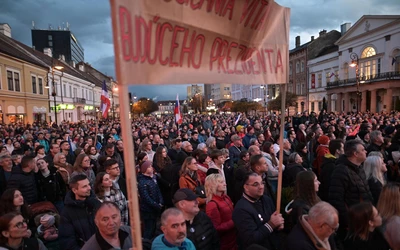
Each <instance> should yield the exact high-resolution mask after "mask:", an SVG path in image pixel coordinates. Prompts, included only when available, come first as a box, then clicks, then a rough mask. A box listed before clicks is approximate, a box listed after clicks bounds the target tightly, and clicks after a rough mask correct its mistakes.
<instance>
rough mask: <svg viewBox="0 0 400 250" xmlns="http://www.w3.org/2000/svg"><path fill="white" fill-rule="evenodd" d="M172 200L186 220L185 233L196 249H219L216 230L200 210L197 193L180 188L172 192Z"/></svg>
mask: <svg viewBox="0 0 400 250" xmlns="http://www.w3.org/2000/svg"><path fill="white" fill-rule="evenodd" d="M173 202H174V204H175V207H176V208H177V209H179V210H180V211H181V212H182V214H183V217H184V218H185V220H186V235H187V237H188V238H189V239H190V240H191V241H192V242H193V244H194V245H195V247H196V249H209V250H217V249H218V250H219V249H220V242H219V237H218V233H217V230H216V229H215V227H214V225H213V223H212V221H211V219H210V218H209V217H208V216H207V215H206V214H205V213H204V212H203V211H200V209H199V203H198V201H197V195H195V193H194V192H193V191H192V190H190V189H188V188H181V189H179V190H178V191H176V193H175V194H174V197H173Z"/></svg>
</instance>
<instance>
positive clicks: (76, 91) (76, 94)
mask: <svg viewBox="0 0 400 250" xmlns="http://www.w3.org/2000/svg"><path fill="white" fill-rule="evenodd" d="M73 97H78V89H77V88H74V96H73Z"/></svg>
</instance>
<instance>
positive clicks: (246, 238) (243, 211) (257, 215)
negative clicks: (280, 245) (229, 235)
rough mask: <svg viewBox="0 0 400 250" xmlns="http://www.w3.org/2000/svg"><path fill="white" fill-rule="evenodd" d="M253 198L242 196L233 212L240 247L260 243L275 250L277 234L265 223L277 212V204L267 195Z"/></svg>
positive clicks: (270, 249)
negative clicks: (256, 198)
mask: <svg viewBox="0 0 400 250" xmlns="http://www.w3.org/2000/svg"><path fill="white" fill-rule="evenodd" d="M250 199H251V198H250ZM251 200H252V201H249V200H248V199H246V198H245V197H242V198H241V199H240V200H239V201H238V203H237V204H236V206H235V209H234V210H233V214H232V220H233V222H234V223H235V227H236V228H237V230H238V243H239V249H246V247H248V246H250V245H252V244H258V245H260V246H263V247H266V248H267V249H269V250H273V249H275V247H274V246H275V244H274V243H273V242H274V240H273V239H272V238H273V237H274V236H277V235H275V233H274V232H270V231H269V229H268V228H267V227H266V226H265V225H264V224H265V223H267V222H268V221H269V220H270V218H271V215H272V214H273V213H274V212H275V205H274V203H273V202H272V200H271V199H270V198H269V197H268V196H266V195H263V196H262V197H261V198H260V199H258V200H253V199H251Z"/></svg>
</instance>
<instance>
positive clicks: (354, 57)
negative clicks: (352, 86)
mask: <svg viewBox="0 0 400 250" xmlns="http://www.w3.org/2000/svg"><path fill="white" fill-rule="evenodd" d="M350 59H351V63H350V64H349V66H350V67H352V68H354V67H356V86H357V94H356V110H357V113H358V99H359V96H360V73H359V65H360V59H359V58H358V55H357V54H356V53H354V52H353V53H351V54H350Z"/></svg>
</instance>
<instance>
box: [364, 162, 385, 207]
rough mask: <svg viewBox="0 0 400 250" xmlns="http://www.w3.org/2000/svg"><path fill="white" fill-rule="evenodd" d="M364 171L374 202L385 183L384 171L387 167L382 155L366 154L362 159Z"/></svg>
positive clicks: (376, 200)
mask: <svg viewBox="0 0 400 250" xmlns="http://www.w3.org/2000/svg"><path fill="white" fill-rule="evenodd" d="M364 171H365V176H366V178H367V180H368V186H369V189H370V190H371V193H372V196H373V197H374V201H375V204H376V203H377V202H378V200H379V195H380V193H381V191H382V187H383V185H385V183H386V181H385V177H384V173H385V172H386V171H387V168H386V164H385V162H384V161H383V157H380V156H378V155H373V156H368V157H367V159H366V160H365V161H364Z"/></svg>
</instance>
